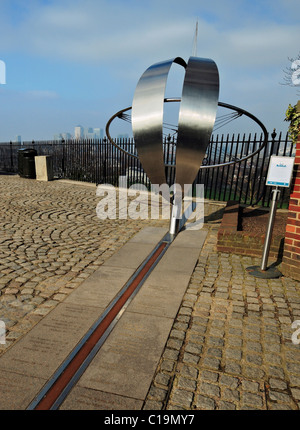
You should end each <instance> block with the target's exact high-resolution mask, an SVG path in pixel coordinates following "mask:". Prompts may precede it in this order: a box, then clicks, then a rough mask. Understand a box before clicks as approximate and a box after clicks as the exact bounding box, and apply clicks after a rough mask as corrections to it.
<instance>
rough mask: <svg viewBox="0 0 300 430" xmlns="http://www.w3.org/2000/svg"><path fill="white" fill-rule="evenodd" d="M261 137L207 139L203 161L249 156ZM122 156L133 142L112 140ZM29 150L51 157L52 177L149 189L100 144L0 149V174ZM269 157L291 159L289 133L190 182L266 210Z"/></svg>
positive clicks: (130, 164)
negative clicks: (139, 185)
mask: <svg viewBox="0 0 300 430" xmlns="http://www.w3.org/2000/svg"><path fill="white" fill-rule="evenodd" d="M262 139H263V135H260V136H257V135H256V134H255V135H254V136H251V134H250V135H248V136H247V137H246V136H245V135H243V136H241V135H237V136H235V135H232V136H229V135H226V136H225V135H221V136H220V135H216V136H214V135H213V136H212V137H211V140H210V144H209V146H208V148H207V151H206V155H205V158H204V161H203V164H205V165H213V164H220V163H225V162H228V161H233V160H236V159H239V158H242V157H245V156H246V155H248V154H250V153H252V152H254V151H255V150H256V149H258V148H259V146H260V145H261V144H262ZM116 143H117V144H118V145H119V146H121V147H122V148H124V149H126V151H128V152H130V153H133V154H136V150H135V145H134V141H133V139H126V140H124V139H122V140H116ZM21 148H34V149H36V151H37V153H38V155H51V156H52V160H53V171H54V172H53V173H54V177H56V178H60V179H73V180H77V181H86V182H92V183H96V184H101V183H110V184H112V185H118V184H119V177H120V176H127V178H128V185H131V184H132V183H135V182H138V183H144V184H145V185H147V186H148V187H150V183H149V180H148V178H147V177H146V175H145V173H144V171H143V168H142V166H141V164H140V162H139V161H138V160H137V159H135V158H132V157H130V156H128V155H126V154H124V153H123V152H121V151H119V150H118V149H116V148H115V147H114V146H113V145H111V144H110V143H109V142H108V140H107V139H106V138H104V139H100V140H67V141H39V142H24V143H23V145H21V144H20V143H2V144H0V172H4V173H5V172H6V173H17V172H18V149H21ZM163 149H164V157H165V163H166V164H168V165H170V164H174V162H175V157H176V141H175V140H174V139H173V138H172V139H171V138H170V137H169V138H166V139H165V141H164V144H163ZM272 154H275V155H283V156H284V155H285V156H293V155H294V149H293V146H292V144H291V141H290V140H289V138H288V134H286V135H284V136H282V133H279V134H278V135H277V134H276V133H274V132H273V133H272V134H271V135H270V136H269V140H268V144H267V145H266V146H265V147H264V149H263V150H262V151H260V152H259V153H258V154H257V155H255V156H254V157H252V158H250V159H248V160H246V161H244V162H242V163H237V164H235V165H231V166H223V167H218V168H212V169H200V170H199V173H198V176H197V178H196V180H195V184H196V183H200V184H204V190H205V197H206V198H208V199H213V200H218V201H228V200H236V201H238V202H240V203H241V204H245V205H261V206H265V207H268V206H269V203H270V194H271V187H267V186H265V182H266V175H267V171H268V166H269V159H270V156H271V155H272ZM166 169H167V171H166V173H167V178H168V179H167V182H168V183H169V184H170V183H172V181H173V180H174V177H175V168H174V167H167V168H166ZM288 200H289V190H288V189H282V192H281V196H280V201H279V207H281V208H285V207H287V205H288Z"/></svg>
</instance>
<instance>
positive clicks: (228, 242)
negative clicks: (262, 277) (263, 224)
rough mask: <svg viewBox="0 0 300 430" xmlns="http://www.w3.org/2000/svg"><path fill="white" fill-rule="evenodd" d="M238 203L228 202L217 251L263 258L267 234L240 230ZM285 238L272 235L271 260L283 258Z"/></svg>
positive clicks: (220, 229) (219, 233)
mask: <svg viewBox="0 0 300 430" xmlns="http://www.w3.org/2000/svg"><path fill="white" fill-rule="evenodd" d="M240 210H241V208H240V206H239V204H238V203H237V202H232V201H230V202H228V203H227V206H226V208H225V210H224V214H223V218H222V223H221V226H220V228H219V232H218V242H217V251H219V252H226V253H231V254H238V255H248V256H252V257H262V253H263V246H264V242H265V234H260V233H250V232H244V231H239V230H238V225H239V212H240ZM283 241H284V238H283V236H282V234H280V235H276V234H273V235H272V242H271V247H270V253H269V258H270V259H272V260H275V261H277V259H279V258H281V256H282V249H283Z"/></svg>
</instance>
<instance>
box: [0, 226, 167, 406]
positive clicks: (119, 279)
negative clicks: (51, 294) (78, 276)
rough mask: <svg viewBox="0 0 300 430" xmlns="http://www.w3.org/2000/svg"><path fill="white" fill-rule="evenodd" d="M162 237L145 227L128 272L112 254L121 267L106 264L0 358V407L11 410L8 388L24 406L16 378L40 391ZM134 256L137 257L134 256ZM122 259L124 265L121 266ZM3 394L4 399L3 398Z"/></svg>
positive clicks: (119, 255)
mask: <svg viewBox="0 0 300 430" xmlns="http://www.w3.org/2000/svg"><path fill="white" fill-rule="evenodd" d="M149 233H150V235H149ZM153 233H154V234H153ZM165 233H166V231H165V229H163V228H158V229H157V231H155V232H154V231H153V229H152V230H151V229H150V230H149V228H147V227H146V229H145V231H143V232H141V233H140V234H138V235H137V236H138V237H137V241H136V242H134V245H135V246H136V247H137V248H138V249H139V259H135V261H132V262H131V263H130V266H131V269H127V268H126V267H125V268H124V267H123V264H124V263H126V262H127V261H128V260H127V256H126V254H124V253H123V252H122V249H121V250H119V251H118V252H117V253H116V254H115V258H116V259H118V258H119V264H120V267H114V265H112V266H110V265H109V264H108V265H107V266H105V267H104V266H101V267H100V268H99V269H98V270H97V271H96V272H94V273H93V274H92V275H91V276H90V277H89V278H88V279H86V280H85V281H84V282H83V283H82V284H81V285H80V287H78V289H76V290H74V291H73V292H72V293H71V294H70V295H69V297H68V298H67V299H66V300H65V301H64V302H63V303H60V304H59V305H58V306H57V307H56V308H55V309H54V310H52V312H50V313H49V314H48V315H47V316H46V317H45V318H44V319H43V320H42V321H41V322H40V323H39V324H38V325H36V326H35V327H34V328H33V329H32V330H31V331H30V332H29V333H28V334H27V335H26V336H24V337H23V338H22V339H21V340H20V341H19V342H18V343H16V344H15V345H14V346H13V347H12V348H10V350H9V351H7V353H6V354H4V355H3V356H2V357H0V370H2V371H6V372H7V376H6V378H5V379H3V381H0V387H1V388H3V387H2V384H4V383H5V384H6V385H5V389H3V390H0V393H1V394H0V404H3V405H5V407H6V408H9V409H11V408H12V404H9V399H11V398H12V397H13V393H12V392H10V390H9V389H8V387H9V386H11V389H12V390H16V391H17V392H18V393H19V395H20V397H19V398H16V397H14V403H13V405H14V408H16V409H19V408H21V407H22V405H23V404H24V395H23V393H22V389H21V386H18V384H22V383H23V382H24V378H20V377H16V374H18V375H22V376H24V375H26V376H29V377H33V376H34V377H39V378H40V381H41V382H40V384H39V385H40V386H39V389H41V388H42V386H43V385H44V384H45V381H47V380H48V379H50V377H51V376H52V374H53V373H54V372H55V370H56V369H57V368H58V367H59V365H60V364H61V363H62V362H63V360H65V358H66V357H67V356H68V354H69V353H70V352H71V351H72V350H73V349H74V347H75V346H76V344H77V343H78V342H79V341H80V339H81V338H82V337H83V335H84V334H85V333H86V332H87V331H88V329H89V328H90V327H91V326H92V324H93V323H94V321H95V320H96V319H97V318H98V317H99V316H100V315H101V314H102V313H103V311H104V310H105V308H106V307H107V306H108V304H109V303H110V302H111V301H112V299H113V298H114V297H115V295H116V294H117V293H118V292H119V290H120V289H121V288H122V287H123V285H124V284H125V283H126V282H127V281H128V279H129V278H130V277H131V276H132V275H133V273H134V271H135V270H136V269H137V268H138V267H139V265H140V259H141V258H142V259H145V258H146V257H147V255H148V253H149V252H150V251H149V249H150V250H152V249H153V248H154V246H155V245H156V240H157V239H161V238H162V237H163V236H164V235H165ZM151 234H152V239H151ZM143 236H146V237H147V238H148V239H147V242H148V243H147V244H146V245H145V246H143V244H142V243H139V239H140V237H143ZM135 240H136V239H135ZM151 242H152V243H151ZM130 244H131V243H130V242H129V243H128V245H130ZM133 255H134V256H135V255H136V254H135V253H133ZM124 256H125V259H126V262H124ZM73 296H74V298H73ZM9 377H10V378H11V379H12V380H13V381H14V384H9V383H8V381H7V380H8V378H9ZM16 386H18V388H16ZM4 394H5V396H6V399H4V398H3V397H2V396H3V395H4ZM34 394H35V395H36V394H38V392H36V393H34ZM31 400H32V399H31Z"/></svg>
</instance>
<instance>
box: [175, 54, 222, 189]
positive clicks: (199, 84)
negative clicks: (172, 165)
mask: <svg viewBox="0 0 300 430" xmlns="http://www.w3.org/2000/svg"><path fill="white" fill-rule="evenodd" d="M218 98H219V73H218V69H217V66H216V64H215V62H214V61H212V60H210V59H207V58H197V57H191V58H190V59H189V61H188V64H187V68H186V73H185V78H184V84H183V91H182V98H181V104H180V111H179V121H178V138H177V147H176V183H177V184H179V185H180V186H181V187H182V189H183V187H184V185H188V184H192V183H193V182H194V180H195V178H196V175H197V173H198V171H199V169H200V166H201V164H202V160H203V158H204V157H205V152H206V148H207V146H208V144H209V140H210V136H211V133H212V130H213V126H214V123H215V119H216V114H217V108H218Z"/></svg>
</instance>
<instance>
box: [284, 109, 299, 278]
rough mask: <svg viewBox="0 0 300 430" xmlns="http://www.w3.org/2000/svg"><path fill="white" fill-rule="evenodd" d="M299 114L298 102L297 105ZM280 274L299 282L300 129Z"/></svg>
mask: <svg viewBox="0 0 300 430" xmlns="http://www.w3.org/2000/svg"><path fill="white" fill-rule="evenodd" d="M297 111H298V112H299V113H300V101H299V102H298V104H297ZM282 272H283V274H285V275H286V276H290V277H291V278H293V279H296V280H298V281H300V129H299V134H298V139H297V142H296V157H295V165H294V172H293V182H292V187H291V195H290V204H289V217H288V221H287V225H286V233H285V244H284V254H283V260H282Z"/></svg>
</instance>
